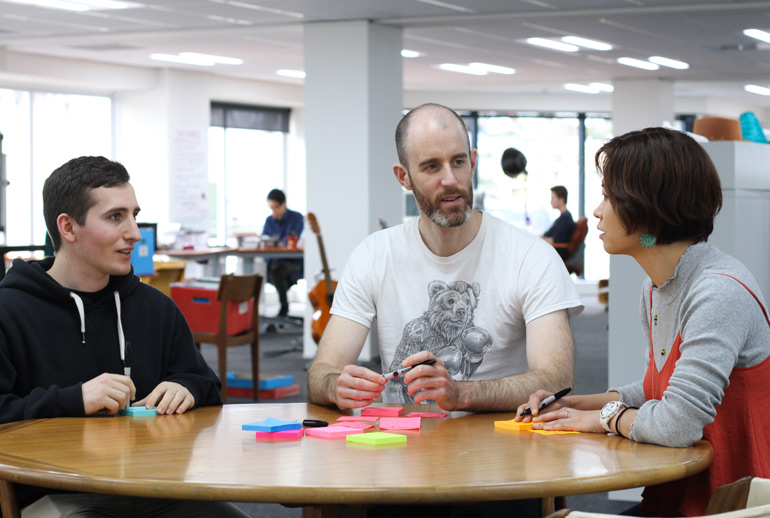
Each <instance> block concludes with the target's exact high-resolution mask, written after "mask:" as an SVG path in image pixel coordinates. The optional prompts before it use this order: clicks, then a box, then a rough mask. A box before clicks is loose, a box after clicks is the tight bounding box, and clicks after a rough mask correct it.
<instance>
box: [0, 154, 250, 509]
mask: <svg viewBox="0 0 770 518" xmlns="http://www.w3.org/2000/svg"><path fill="white" fill-rule="evenodd" d="M129 180H130V178H129V175H128V172H127V171H126V169H125V167H123V166H122V165H121V164H119V163H118V162H113V161H111V160H108V159H106V158H104V157H80V158H75V159H72V160H70V161H69V162H67V163H65V164H64V165H62V166H61V167H59V168H58V169H56V170H55V171H54V172H53V173H52V174H51V176H49V177H48V179H47V180H46V181H45V184H44V186H43V212H44V215H45V222H46V227H47V229H48V234H49V235H50V236H51V240H52V242H53V247H54V249H55V250H56V255H55V256H53V257H47V258H45V259H43V260H41V261H29V262H25V261H23V260H21V259H16V260H14V261H13V266H12V267H11V269H10V270H9V271H8V274H7V275H6V277H5V279H4V280H3V282H2V283H0V423H10V422H14V421H21V420H25V419H39V418H53V417H86V416H95V415H114V414H116V413H117V412H118V411H119V410H120V409H121V408H123V407H124V406H125V405H127V404H128V403H129V402H130V401H134V400H137V401H136V402H135V403H134V406H144V407H147V408H152V407H157V409H156V412H157V413H158V414H181V413H183V412H187V411H190V410H192V409H194V408H196V407H199V406H206V405H221V404H222V400H221V397H220V391H221V387H222V385H221V383H220V382H219V379H218V378H217V376H216V375H215V374H214V372H213V371H212V370H211V369H210V368H209V366H208V365H206V362H205V361H204V359H203V357H202V356H201V355H200V352H198V350H197V349H196V348H195V345H194V344H193V339H192V334H191V332H190V329H189V327H188V326H187V322H186V321H185V319H184V317H183V316H182V313H181V312H180V311H179V309H178V308H177V307H176V305H175V304H174V302H173V301H172V300H171V299H170V298H168V297H167V296H165V295H164V294H163V293H161V292H160V291H158V290H156V289H155V288H153V287H151V286H150V285H148V284H144V283H142V282H140V281H139V278H138V277H137V276H136V275H134V273H133V268H132V267H131V253H132V251H133V249H134V245H135V244H136V243H137V241H139V240H140V239H141V236H140V234H139V229H138V227H137V224H136V216H137V214H138V213H139V205H138V203H137V201H136V196H135V194H134V188H133V187H132V186H131V184H130V183H129ZM129 344H130V346H129ZM129 348H130V361H131V369H132V370H131V376H130V377H129V376H126V375H124V364H123V361H122V360H123V358H124V357H125V356H126V354H129ZM168 418H170V419H173V417H171V416H169V417H168ZM105 454H108V453H105ZM52 493H54V490H51V489H45V488H38V487H30V486H24V485H18V486H17V488H16V494H17V498H18V500H19V507H20V508H23V507H25V506H27V507H26V508H27V509H28V510H29V511H28V513H29V515H31V516H40V515H45V516H47V514H45V513H46V512H47V510H48V511H52V510H54V509H55V510H56V512H57V513H58V514H56V516H59V515H62V516H70V514H68V513H70V512H71V513H73V514H75V515H77V516H86V515H87V516H114V517H124V516H125V517H133V516H196V517H203V516H226V517H243V516H245V514H243V513H242V512H241V511H239V510H238V509H237V508H236V507H234V506H232V505H230V504H227V503H215V502H191V501H178V500H165V499H151V498H131V497H119V496H115V495H101V494H92V493H88V494H86V493H65V494H52ZM28 504H29V505H28ZM80 513H83V514H80Z"/></svg>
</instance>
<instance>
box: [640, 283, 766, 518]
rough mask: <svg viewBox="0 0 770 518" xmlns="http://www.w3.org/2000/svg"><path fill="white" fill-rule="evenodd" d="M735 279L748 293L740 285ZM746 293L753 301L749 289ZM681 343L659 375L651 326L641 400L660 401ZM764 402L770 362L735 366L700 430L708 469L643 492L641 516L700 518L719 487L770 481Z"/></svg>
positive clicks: (648, 488) (680, 337)
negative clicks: (710, 452)
mask: <svg viewBox="0 0 770 518" xmlns="http://www.w3.org/2000/svg"><path fill="white" fill-rule="evenodd" d="M719 275H722V274H719ZM728 277H732V276H728ZM732 278H733V279H735V278H734V277H732ZM735 280H736V281H737V282H739V283H740V284H742V285H743V286H744V287H745V288H746V289H747V290H749V288H748V287H746V285H745V284H743V283H742V282H741V281H739V280H738V279H735ZM749 292H750V293H751V294H752V295H753V296H754V298H755V299H756V298H757V297H756V295H754V293H753V292H752V291H751V290H749ZM757 302H759V299H757ZM650 303H652V297H650ZM759 305H760V306H761V307H762V311H763V312H764V313H765V317H766V318H767V312H766V311H765V308H764V307H763V306H762V304H761V303H759ZM768 324H770V320H768ZM681 343H682V336H681V334H680V333H677V335H676V340H675V341H674V344H673V346H672V347H671V353H670V354H669V357H668V359H667V360H666V363H665V364H664V365H663V368H662V369H661V370H660V372H658V371H657V369H656V368H655V360H654V358H653V350H654V347H652V323H650V360H649V364H648V366H647V372H646V374H645V376H644V383H643V386H644V398H645V400H646V401H649V400H652V399H660V398H661V395H662V394H663V393H664V391H665V390H666V388H668V384H669V380H670V379H671V376H672V375H673V374H674V370H675V369H676V362H677V360H679V357H680V356H681V352H680V351H679V346H680V344H681ZM767 401H770V357H768V358H765V359H764V360H763V361H762V362H760V363H758V364H757V365H754V366H751V367H734V368H733V371H732V372H731V373H730V384H729V385H728V387H727V388H725V393H724V397H722V403H721V404H720V405H719V407H717V414H716V417H715V418H714V422H712V423H711V424H709V425H707V426H706V427H704V428H703V438H704V439H706V440H707V441H709V442H710V443H711V446H712V447H713V449H714V461H713V463H712V464H711V467H710V468H709V469H707V470H706V471H703V472H701V473H698V474H697V475H693V476H691V477H688V478H686V479H683V480H677V481H674V482H669V483H665V484H660V485H657V486H651V487H647V488H645V490H644V493H642V496H643V498H644V500H643V502H642V514H643V515H644V516H682V515H684V516H702V515H705V514H706V507H707V506H708V502H709V498H710V496H711V494H712V493H713V492H714V490H716V489H717V488H718V487H719V486H721V485H724V484H729V483H730V482H734V481H736V480H738V479H739V478H742V477H745V476H756V477H770V423H769V422H768V413H767V411H766V408H767V407H766V402H767Z"/></svg>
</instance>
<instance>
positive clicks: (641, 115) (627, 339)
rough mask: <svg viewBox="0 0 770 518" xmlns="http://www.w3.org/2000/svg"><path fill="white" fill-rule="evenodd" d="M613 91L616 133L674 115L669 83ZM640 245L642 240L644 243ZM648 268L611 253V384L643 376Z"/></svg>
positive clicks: (629, 493) (620, 85) (635, 495)
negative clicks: (642, 311) (642, 305)
mask: <svg viewBox="0 0 770 518" xmlns="http://www.w3.org/2000/svg"><path fill="white" fill-rule="evenodd" d="M613 86H614V87H615V91H614V92H613V94H612V126H613V133H614V135H616V136H618V135H622V134H624V133H628V132H629V131H633V130H640V129H643V128H647V127H650V126H660V125H661V124H662V123H663V121H673V118H674V84H673V82H671V81H663V80H648V81H615V82H613ZM640 246H641V244H640ZM645 277H646V274H645V273H644V270H642V268H641V267H640V266H639V265H638V264H637V262H636V261H634V260H633V259H631V258H630V257H628V256H619V255H614V256H612V257H610V305H609V337H608V344H609V355H608V363H609V365H608V381H609V387H608V388H612V387H620V386H622V385H625V384H627V383H631V382H632V381H636V380H639V379H641V378H642V377H643V376H644V365H645V363H644V351H645V345H646V341H645V338H644V336H643V333H642V328H641V324H640V323H639V322H640V320H639V294H640V293H641V291H640V290H641V286H642V281H643V280H644V278H645ZM640 494H641V491H640V490H635V489H629V490H625V491H616V492H613V493H612V496H611V498H613V499H617V500H638V499H639V496H640Z"/></svg>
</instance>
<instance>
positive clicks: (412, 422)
mask: <svg viewBox="0 0 770 518" xmlns="http://www.w3.org/2000/svg"><path fill="white" fill-rule="evenodd" d="M419 429H420V418H419V417H383V418H382V419H380V430H419Z"/></svg>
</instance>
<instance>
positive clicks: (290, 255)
mask: <svg viewBox="0 0 770 518" xmlns="http://www.w3.org/2000/svg"><path fill="white" fill-rule="evenodd" d="M234 255H237V256H238V258H239V259H240V262H241V265H240V268H239V272H240V273H242V274H249V273H254V272H255V270H256V266H255V259H263V260H265V259H302V258H303V257H304V256H305V250H304V249H302V248H296V249H294V250H290V249H288V248H283V247H274V248H238V249H237V250H236V251H235V252H234ZM259 273H260V275H262V276H263V277H265V278H267V276H266V275H265V274H266V272H264V271H260V272H259Z"/></svg>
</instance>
